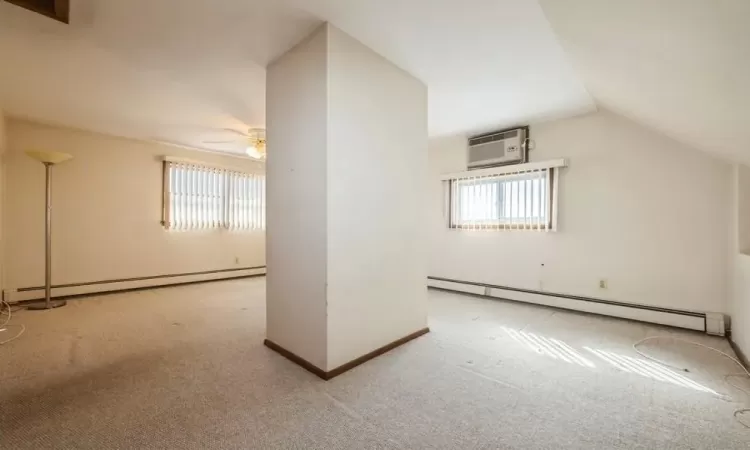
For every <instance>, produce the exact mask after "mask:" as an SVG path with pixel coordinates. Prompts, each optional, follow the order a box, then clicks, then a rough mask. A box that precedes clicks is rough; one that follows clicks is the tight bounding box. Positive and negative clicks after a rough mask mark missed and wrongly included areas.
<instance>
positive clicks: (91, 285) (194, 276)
mask: <svg viewBox="0 0 750 450" xmlns="http://www.w3.org/2000/svg"><path fill="white" fill-rule="evenodd" d="M265 273H266V267H265V266H257V267H238V268H232V269H221V270H208V271H204V272H189V273H179V274H168V275H152V276H145V277H137V278H121V279H116V280H101V281H91V282H86V283H70V284H60V285H54V286H52V297H53V298H59V299H63V298H76V297H84V296H89V295H100V294H110V293H116V292H128V291H137V290H142V289H153V288H160V287H166V286H178V285H185V284H194V283H205V282H209V281H221V280H230V279H236V278H249V277H257V276H264V275H265ZM42 298H44V287H39V286H34V287H26V288H20V289H6V290H4V291H3V299H4V300H5V301H7V302H8V303H11V304H14V303H22V302H27V301H33V300H41V299H42Z"/></svg>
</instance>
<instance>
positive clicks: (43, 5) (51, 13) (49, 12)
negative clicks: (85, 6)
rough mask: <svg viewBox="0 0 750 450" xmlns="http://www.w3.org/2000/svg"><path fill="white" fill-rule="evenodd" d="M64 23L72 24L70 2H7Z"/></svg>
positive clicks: (60, 0)
mask: <svg viewBox="0 0 750 450" xmlns="http://www.w3.org/2000/svg"><path fill="white" fill-rule="evenodd" d="M5 1H6V2H8V3H11V4H13V5H16V6H20V7H22V8H26V9H28V10H30V11H34V12H36V13H39V14H42V15H44V16H47V17H49V18H52V19H55V20H58V21H60V22H63V23H66V24H67V23H70V0H5Z"/></svg>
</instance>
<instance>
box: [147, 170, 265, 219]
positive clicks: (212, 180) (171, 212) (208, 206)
mask: <svg viewBox="0 0 750 450" xmlns="http://www.w3.org/2000/svg"><path fill="white" fill-rule="evenodd" d="M162 177H163V186H162V199H163V200H162V225H163V226H164V228H165V229H167V230H170V231H194V230H212V229H213V230H217V229H225V230H233V231H253V230H265V227H266V214H265V206H266V205H265V192H266V184H265V174H263V173H252V172H244V171H239V170H237V169H235V168H232V167H224V166H220V165H213V164H208V163H204V162H201V161H194V160H190V159H185V158H175V157H170V156H165V157H164V162H163V175H162Z"/></svg>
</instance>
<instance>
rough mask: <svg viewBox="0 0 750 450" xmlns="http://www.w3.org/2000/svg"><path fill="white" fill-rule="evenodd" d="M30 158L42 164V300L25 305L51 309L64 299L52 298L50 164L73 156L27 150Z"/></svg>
mask: <svg viewBox="0 0 750 450" xmlns="http://www.w3.org/2000/svg"><path fill="white" fill-rule="evenodd" d="M26 154H27V155H28V156H30V157H31V158H34V159H36V160H37V161H39V162H41V163H43V164H44V174H45V180H46V181H45V187H46V189H45V194H44V199H45V203H46V208H45V210H44V237H45V243H44V301H38V302H31V303H29V304H27V305H26V307H27V309H30V310H41V309H52V308H59V307H61V306H65V304H66V303H67V302H66V301H65V300H52V298H51V297H52V166H54V165H55V164H60V163H62V162H65V161H67V160H69V159H71V158H72V157H73V155H69V154H67V153H61V152H40V151H27V152H26Z"/></svg>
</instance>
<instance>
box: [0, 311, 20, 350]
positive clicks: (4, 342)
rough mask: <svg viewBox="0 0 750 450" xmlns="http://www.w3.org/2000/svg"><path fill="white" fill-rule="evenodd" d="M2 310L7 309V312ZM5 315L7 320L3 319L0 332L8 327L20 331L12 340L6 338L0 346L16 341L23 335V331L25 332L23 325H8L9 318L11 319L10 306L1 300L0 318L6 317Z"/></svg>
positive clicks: (0, 342)
mask: <svg viewBox="0 0 750 450" xmlns="http://www.w3.org/2000/svg"><path fill="white" fill-rule="evenodd" d="M4 308H5V309H7V311H5V310H4ZM6 314H7V316H8V318H7V319H5V322H3V324H2V325H0V330H3V331H4V330H7V329H8V327H19V328H20V330H19V331H18V333H17V334H16V335H15V336H13V337H12V338H8V339H6V340H4V341H0V345H3V344H7V343H8V342H11V341H15V340H16V339H18V338H19V337H20V336H21V335H22V334H23V332H24V331H26V327H25V326H24V325H23V324H21V325H12V324H10V323H9V322H10V319H11V317H13V310H12V309H11V307H10V304H8V302H6V301H5V300H2V301H0V316H3V315H6Z"/></svg>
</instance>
